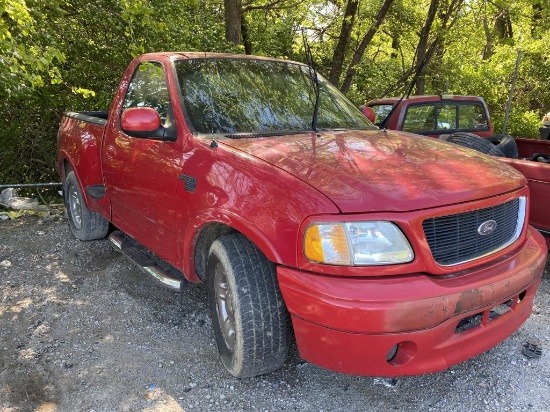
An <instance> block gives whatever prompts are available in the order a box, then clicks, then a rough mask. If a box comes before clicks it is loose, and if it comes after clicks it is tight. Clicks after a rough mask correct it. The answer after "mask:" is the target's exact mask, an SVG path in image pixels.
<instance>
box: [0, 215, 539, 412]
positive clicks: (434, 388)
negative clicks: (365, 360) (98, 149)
mask: <svg viewBox="0 0 550 412" xmlns="http://www.w3.org/2000/svg"><path fill="white" fill-rule="evenodd" d="M548 269H550V265H549V266H547V270H546V272H545V275H544V278H543V281H542V285H541V287H540V289H539V292H538V295H537V298H536V300H535V308H534V311H533V314H532V316H531V318H530V319H529V320H528V321H527V322H526V323H525V325H524V326H523V327H522V328H521V329H520V330H519V331H517V332H516V333H514V334H513V335H512V336H511V337H510V338H509V339H507V340H506V341H505V342H503V343H502V344H500V345H499V346H497V347H496V348H494V349H492V350H490V351H489V352H487V353H485V354H483V355H481V356H478V357H477V358H475V359H472V360H470V361H468V362H465V363H463V364H460V365H457V366H455V367H452V368H451V369H449V370H448V371H445V372H442V373H437V374H432V375H426V376H420V377H410V378H400V379H387V378H386V379H382V378H365V377H355V376H347V375H341V374H337V373H333V372H330V371H327V370H324V369H321V368H319V367H316V366H314V365H311V364H309V363H307V362H304V361H303V360H301V359H300V357H299V356H298V354H297V351H296V349H295V348H293V350H291V355H290V356H289V358H288V360H287V362H286V363H285V365H284V367H283V368H282V369H280V370H278V371H276V372H273V373H271V374H268V375H264V376H261V377H257V378H251V379H243V380H239V379H236V378H233V377H232V376H230V375H229V374H228V373H227V372H226V371H225V369H224V368H223V366H222V365H221V363H220V361H219V360H218V355H217V351H216V347H215V344H214V338H213V333H212V331H211V325H210V319H209V316H208V310H207V306H206V290H205V288H204V287H203V286H201V285H199V286H190V287H189V288H188V289H187V290H186V291H185V292H183V293H181V294H178V293H174V292H172V291H169V290H166V289H163V288H161V287H158V286H157V285H156V284H155V283H153V282H152V281H151V280H150V279H149V278H147V277H146V276H145V275H143V274H142V273H141V272H139V271H137V270H136V269H135V267H134V266H133V265H132V264H130V263H128V262H127V261H126V260H125V259H124V257H122V256H121V255H119V254H118V253H117V252H115V251H114V250H113V249H112V248H111V247H110V246H109V244H108V242H107V241H105V240H103V241H94V242H86V243H83V242H79V241H77V240H75V239H74V238H72V237H71V235H70V234H69V230H68V226H67V222H66V220H65V218H64V217H61V214H57V216H56V215H54V216H49V217H42V218H39V217H35V216H27V217H22V218H19V219H16V220H11V221H0V277H1V279H2V281H1V283H0V288H1V293H0V298H1V301H0V411H1V412H20V411H35V412H54V411H55V412H74V411H86V412H91V411H95V412H100V411H144V412H145V411H147V412H149V411H151V412H160V411H170V412H182V411H185V412H190V411H262V412H263V411H325V412H326V411H342V410H346V411H384V412H387V411H390V410H395V411H461V412H462V411H499V412H500V411H550V355H549V349H548V348H549V347H550V272H549V270H548ZM527 341H536V342H539V343H540V344H541V345H542V348H543V352H542V357H540V358H535V359H528V358H526V357H525V356H523V355H522V344H523V343H525V342H527Z"/></svg>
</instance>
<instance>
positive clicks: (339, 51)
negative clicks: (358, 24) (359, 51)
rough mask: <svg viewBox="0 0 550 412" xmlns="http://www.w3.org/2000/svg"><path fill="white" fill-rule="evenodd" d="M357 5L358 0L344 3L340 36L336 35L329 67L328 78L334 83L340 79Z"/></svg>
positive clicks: (349, 0)
mask: <svg viewBox="0 0 550 412" xmlns="http://www.w3.org/2000/svg"><path fill="white" fill-rule="evenodd" d="M358 6H359V0H348V3H347V5H346V11H345V12H344V20H343V22H342V29H341V30H340V36H339V37H338V44H337V45H336V48H335V49H334V54H333V55H332V66H331V68H330V75H329V80H330V81H331V82H332V83H334V84H338V83H339V81H340V76H341V74H342V67H343V66H344V58H345V54H346V49H347V47H348V44H349V39H350V37H351V30H352V29H353V25H354V24H355V15H356V13H357V7H358Z"/></svg>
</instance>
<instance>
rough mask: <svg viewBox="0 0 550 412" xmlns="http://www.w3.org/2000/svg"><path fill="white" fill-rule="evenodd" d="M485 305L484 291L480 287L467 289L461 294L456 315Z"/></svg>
mask: <svg viewBox="0 0 550 412" xmlns="http://www.w3.org/2000/svg"><path fill="white" fill-rule="evenodd" d="M483 305H484V302H483V292H482V291H481V290H479V289H471V290H465V291H463V292H462V293H461V294H460V297H459V298H458V301H457V302H456V307H455V311H454V315H458V314H460V313H464V312H468V311H470V310H474V309H477V308H480V307H482V306H483Z"/></svg>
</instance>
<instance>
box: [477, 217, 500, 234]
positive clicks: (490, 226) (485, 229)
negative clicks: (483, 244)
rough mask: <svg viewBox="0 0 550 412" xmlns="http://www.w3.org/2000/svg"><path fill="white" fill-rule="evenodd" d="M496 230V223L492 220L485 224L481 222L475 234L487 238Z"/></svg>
mask: <svg viewBox="0 0 550 412" xmlns="http://www.w3.org/2000/svg"><path fill="white" fill-rule="evenodd" d="M496 228H497V222H496V221H494V220H492V219H491V220H487V221H486V222H483V223H482V224H481V225H479V227H478V228H477V233H479V234H480V235H481V236H487V235H490V234H491V233H493V232H494V231H495V230H496Z"/></svg>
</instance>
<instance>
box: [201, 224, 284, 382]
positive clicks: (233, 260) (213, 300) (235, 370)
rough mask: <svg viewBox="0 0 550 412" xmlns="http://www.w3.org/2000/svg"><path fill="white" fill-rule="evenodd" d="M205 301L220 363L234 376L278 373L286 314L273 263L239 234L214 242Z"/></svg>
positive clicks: (281, 361) (282, 350)
mask: <svg viewBox="0 0 550 412" xmlns="http://www.w3.org/2000/svg"><path fill="white" fill-rule="evenodd" d="M208 301H209V306H210V316H211V318H212V327H213V329H214V335H215V337H216V344H217V346H218V351H219V353H220V357H221V360H222V362H223V364H224V366H225V367H226V369H227V370H228V371H229V372H230V373H231V374H232V375H233V376H235V377H238V378H245V377H250V376H256V375H261V374H264V373H268V372H271V371H274V370H276V369H279V368H280V367H281V366H282V365H283V363H284V361H285V359H286V356H287V352H288V346H289V342H288V341H289V335H290V333H289V315H288V312H287V310H286V306H285V304H284V302H283V298H282V296H281V291H280V290H279V285H278V283H277V277H276V273H275V265H274V264H273V263H272V262H270V261H269V260H267V258H266V257H265V256H264V255H263V253H262V252H261V251H260V250H259V249H258V248H257V247H256V246H255V245H254V244H253V243H252V242H250V241H249V240H248V239H247V238H246V237H245V236H243V235H241V234H232V235H225V236H222V237H220V238H218V239H217V240H216V241H215V242H214V243H213V244H212V247H211V248H210V253H209V256H208Z"/></svg>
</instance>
